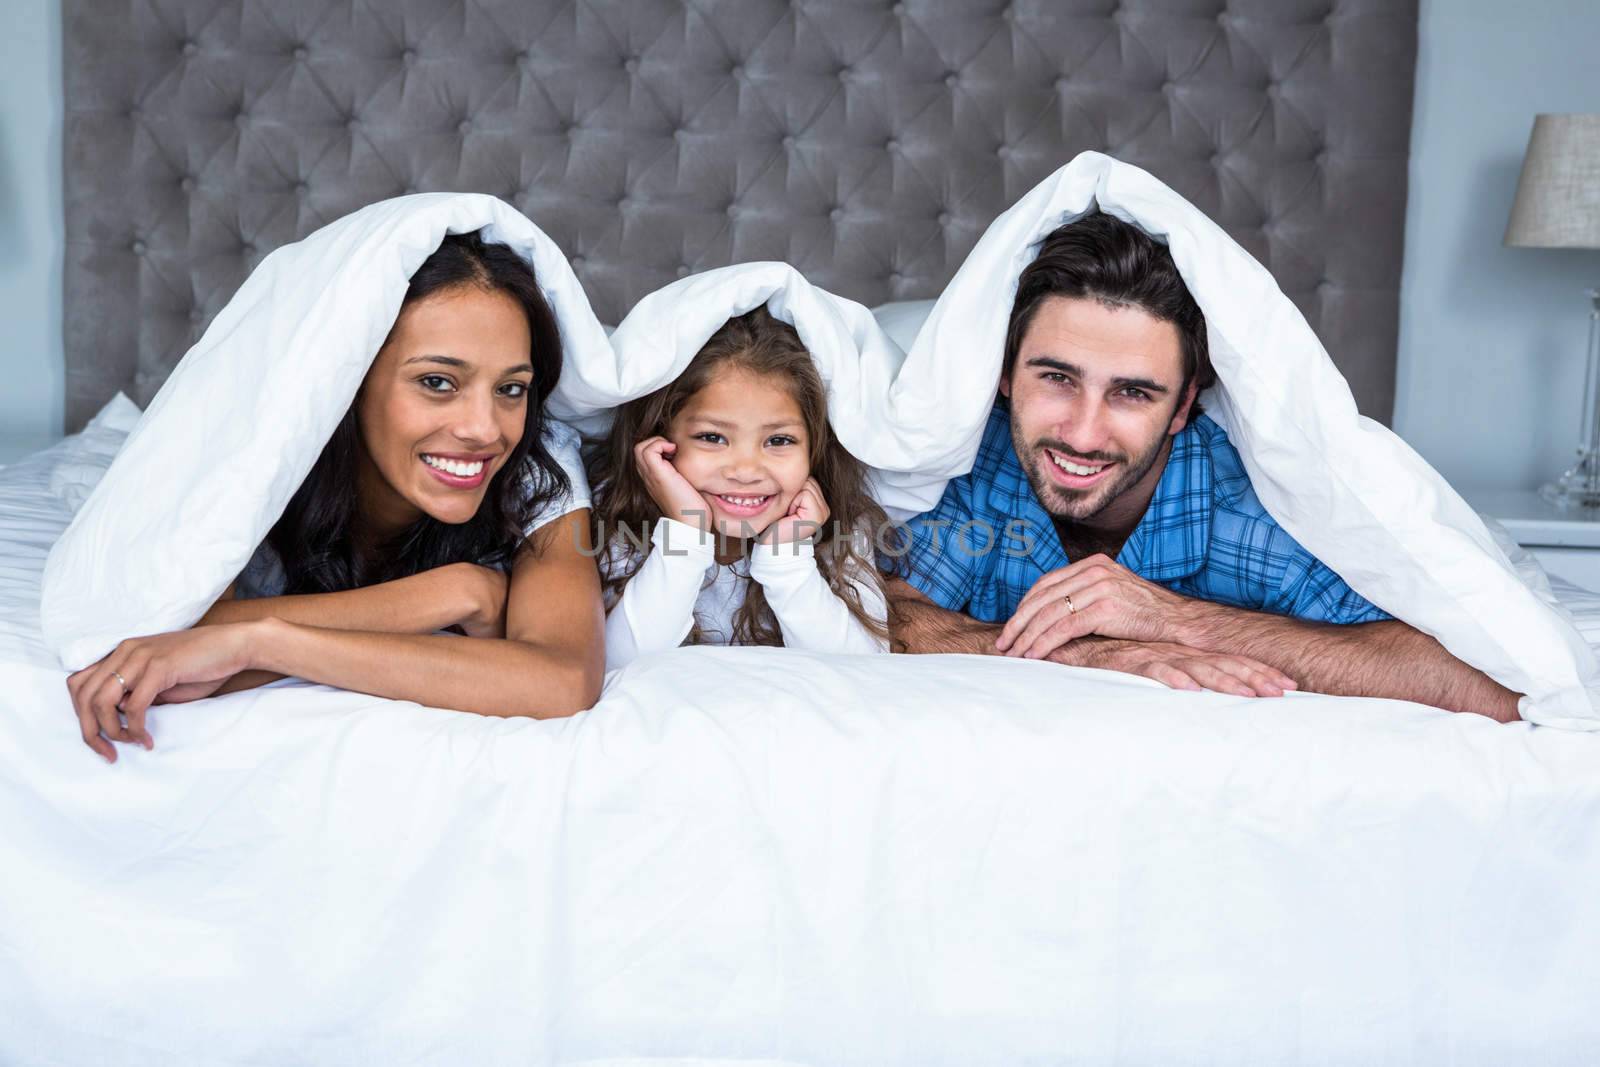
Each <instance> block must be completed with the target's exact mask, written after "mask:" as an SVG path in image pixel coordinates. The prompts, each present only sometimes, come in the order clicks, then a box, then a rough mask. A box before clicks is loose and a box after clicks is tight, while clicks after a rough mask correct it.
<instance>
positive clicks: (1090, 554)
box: [890, 212, 1517, 721]
mask: <svg viewBox="0 0 1600 1067" xmlns="http://www.w3.org/2000/svg"><path fill="white" fill-rule="evenodd" d="M1005 344H1006V347H1005V361H1004V365H1003V368H1002V372H1001V379H1000V399H999V401H998V402H997V404H996V406H995V409H994V411H993V413H992V414H991V416H990V419H989V424H988V427H987V428H986V429H985V431H984V436H983V442H982V444H981V446H980V447H979V450H978V456H977V461H976V463H975V465H974V467H973V469H972V471H971V472H970V473H968V474H966V475H963V476H962V477H960V478H957V479H955V480H953V481H952V482H951V483H950V484H949V486H948V487H947V488H946V490H945V494H944V497H943V499H941V500H940V502H939V504H938V506H936V507H935V508H934V509H933V510H932V511H930V512H928V513H927V514H925V515H923V516H921V517H920V518H918V519H915V520H913V521H912V523H911V526H910V534H911V538H910V542H909V545H908V548H909V553H908V558H907V563H908V568H907V573H908V578H909V582H907V581H906V580H894V581H892V582H891V584H890V593H891V596H892V598H893V599H894V601H895V604H894V608H895V610H894V616H895V620H894V628H895V637H896V639H897V641H898V642H900V643H903V645H904V646H905V647H906V648H907V649H908V650H909V651H912V652H979V653H993V654H1004V655H1012V656H1027V657H1031V658H1045V659H1051V660H1054V661H1056V662H1058V663H1065V664H1073V665H1078V666H1090V667H1104V668H1109V669H1112V670H1121V671H1127V672H1131V673H1134V674H1142V675H1145V676H1147V677H1150V678H1154V679H1156V680H1158V681H1161V682H1164V683H1166V684H1168V685H1171V686H1174V687H1179V688H1189V689H1194V688H1200V687H1204V688H1209V689H1215V690H1219V691H1223V692H1230V693H1237V694H1241V695H1281V694H1282V693H1283V692H1284V691H1285V690H1287V689H1292V688H1301V689H1307V690H1312V691H1315V692H1321V693H1333V694H1340V695H1349V696H1382V697H1396V698H1400V699H1407V700H1416V701H1419V702H1422V703H1426V704H1432V705H1434V706H1436V707H1441V708H1447V709H1450V710H1453V711H1474V712H1479V713H1481V714H1484V715H1489V716H1492V717H1494V718H1496V719H1499V720H1501V721H1510V720H1513V719H1515V718H1516V717H1517V711H1516V703H1517V695H1516V694H1514V693H1512V692H1511V691H1509V690H1507V689H1505V688H1504V687H1502V686H1500V685H1498V684H1497V683H1495V682H1494V681H1493V680H1492V679H1490V678H1488V677H1487V676H1485V675H1484V674H1482V673H1481V672H1479V671H1476V670H1474V669H1472V668H1471V667H1468V666H1467V665H1466V664H1464V663H1461V662H1460V661H1459V660H1457V659H1455V658H1454V657H1452V656H1451V655H1450V654H1449V653H1448V652H1446V651H1445V650H1444V648H1443V647H1442V646H1441V645H1439V643H1438V642H1437V641H1435V640H1434V639H1433V638H1431V637H1429V636H1427V635H1426V634H1423V633H1420V632H1419V631H1417V630H1414V629H1412V628H1411V627H1410V626H1407V625H1406V624H1405V623H1403V622H1399V621H1397V620H1395V619H1391V618H1390V617H1389V616H1388V615H1386V614H1385V613H1384V612H1382V611H1380V610H1379V609H1378V608H1376V607H1375V606H1373V605H1372V604H1370V603H1369V602H1367V601H1366V600H1365V599H1363V598H1362V597H1361V596H1360V595H1359V594H1357V593H1356V592H1355V591H1354V590H1352V589H1351V588H1350V587H1349V586H1348V585H1346V584H1345V582H1344V581H1343V580H1342V579H1341V578H1340V577H1339V576H1338V575H1337V574H1335V573H1334V572H1333V571H1332V570H1330V569H1329V568H1328V567H1327V566H1325V565H1324V564H1323V563H1321V562H1320V561H1319V560H1317V559H1316V558H1315V557H1313V556H1312V555H1311V554H1310V553H1309V552H1307V551H1306V550H1305V549H1304V548H1303V547H1301V546H1300V545H1299V544H1298V543H1297V542H1296V541H1295V540H1294V539H1293V538H1292V537H1290V536H1289V535H1288V534H1287V533H1286V532H1285V531H1284V530H1283V529H1282V528H1281V527H1280V526H1278V524H1277V523H1276V522H1275V521H1274V520H1273V518H1272V516H1270V515H1268V514H1267V511H1266V509H1265V508H1264V507H1263V506H1262V505H1261V502H1260V501H1259V500H1258V499H1257V498H1256V495H1255V492H1254V491H1253V490H1252V488H1251V486H1250V482H1249V479H1248V477H1247V476H1246V474H1245V471H1244V467H1243V464H1242V463H1241V462H1240V460H1239V455H1238V453H1237V452H1236V451H1235V450H1234V449H1233V447H1232V446H1231V445H1230V444H1229V443H1228V439H1227V435H1226V434H1225V433H1224V432H1223V430H1222V428H1221V427H1220V426H1218V425H1217V424H1216V423H1215V422H1213V421H1212V420H1211V419H1209V418H1207V417H1206V416H1205V415H1204V414H1202V412H1201V408H1200V403H1199V401H1198V395H1199V393H1200V392H1201V390H1203V389H1204V388H1205V387H1206V386H1208V385H1210V384H1212V382H1213V381H1215V375H1214V373H1213V371H1212V369H1211V362H1210V356H1209V353H1208V351H1207V347H1206V328H1205V319H1204V317H1203V316H1202V314H1201V312H1200V308H1199V306H1198V305H1197V304H1196V303H1195V301H1194V298H1193V297H1192V296H1191V295H1190V294H1189V291H1188V288H1187V287H1186V286H1185V285H1184V283H1183V279H1182V278H1181V277H1180V276H1179V274H1178V270H1177V268H1176V266H1175V265H1174V264H1173V261H1172V256H1171V254H1170V253H1169V252H1168V251H1167V249H1166V247H1165V246H1163V245H1161V244H1159V243H1158V242H1156V241H1154V240H1153V239H1151V238H1150V237H1149V236H1148V235H1146V234H1145V233H1143V232H1142V231H1140V230H1139V229H1137V228H1136V227H1134V226H1131V225H1129V224H1128V223H1125V222H1122V221H1120V220H1118V219H1116V218H1114V217H1112V216H1110V215H1106V214H1104V213H1100V212H1096V213H1093V214H1090V215H1088V216H1086V217H1084V218H1082V219H1080V220H1078V221H1076V222H1073V223H1070V224H1068V225H1065V226H1063V227H1061V228H1060V229H1058V230H1056V231H1055V232H1054V233H1052V234H1050V235H1049V236H1048V237H1046V238H1045V240H1044V241H1043V243H1042V245H1041V248H1040V252H1039V255H1038V257H1037V258H1036V259H1035V260H1034V261H1033V263H1031V264H1030V265H1029V266H1028V267H1027V268H1026V269H1025V270H1024V271H1023V272H1022V276H1021V278H1020V279H1019V280H1018V285H1017V295H1016V300H1015V303H1014V304H1013V306H1012V310H1011V321H1010V325H1009V328H1008V329H1007V332H1006V342H1005Z"/></svg>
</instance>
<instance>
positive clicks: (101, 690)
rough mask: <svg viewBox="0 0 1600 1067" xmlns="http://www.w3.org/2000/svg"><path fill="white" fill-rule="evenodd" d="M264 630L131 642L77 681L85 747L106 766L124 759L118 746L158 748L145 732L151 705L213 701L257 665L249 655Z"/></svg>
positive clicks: (239, 628)
mask: <svg viewBox="0 0 1600 1067" xmlns="http://www.w3.org/2000/svg"><path fill="white" fill-rule="evenodd" d="M258 629H259V625H258V624H257V623H225V624H223V625H219V626H205V627H201V628H199V629H194V630H178V631H176V632H174V633H168V634H155V635H153V636H150V637H131V638H129V639H128V640H126V641H123V642H122V643H121V644H119V645H118V646H117V647H116V648H115V649H113V650H112V652H111V654H110V655H108V656H106V657H105V658H104V659H102V660H100V662H98V663H95V664H92V665H90V666H88V667H85V668H84V669H83V670H81V671H78V672H77V673H75V674H72V675H70V676H69V677H68V678H67V690H68V691H69V692H70V693H71V694H72V706H73V709H74V710H75V711H76V712H77V714H78V726H79V728H80V729H81V731H82V733H83V740H84V743H85V744H87V745H88V746H89V747H90V748H92V749H94V750H95V751H96V752H98V753H99V754H100V755H101V756H102V757H104V759H105V760H106V762H107V763H115V762H116V761H117V752H116V749H114V748H113V747H112V746H111V742H112V741H123V742H133V743H136V744H140V745H143V746H144V747H145V748H146V749H149V748H154V747H155V742H154V740H153V739H152V738H151V737H150V733H149V731H148V730H146V729H145V712H147V711H148V710H149V708H150V705H151V704H154V703H168V704H175V703H180V702H182V701H186V700H198V699H200V698H201V697H206V696H210V695H211V694H212V693H214V692H216V691H217V689H218V688H219V687H220V686H221V685H222V684H223V683H224V682H226V681H227V680H228V679H229V678H231V677H233V676H234V675H235V674H238V673H239V672H240V671H243V670H247V669H249V668H250V667H252V666H254V664H253V663H251V661H250V649H251V646H252V644H253V643H254V641H255V639H256V637H257V631H258ZM124 718H126V720H127V721H126V724H124V722H123V721H122V720H123V719H124Z"/></svg>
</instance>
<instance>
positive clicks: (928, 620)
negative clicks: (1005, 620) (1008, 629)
mask: <svg viewBox="0 0 1600 1067" xmlns="http://www.w3.org/2000/svg"><path fill="white" fill-rule="evenodd" d="M888 594H889V627H890V634H891V637H892V642H893V645H894V647H895V650H896V651H901V650H903V651H906V652H970V653H973V654H976V655H984V656H992V655H994V654H995V651H996V650H995V647H994V642H995V638H996V637H998V636H1000V627H999V625H998V624H996V623H988V622H979V621H978V620H977V619H974V618H972V617H970V616H967V615H963V614H962V613H961V612H959V611H950V610H949V609H947V608H942V607H940V606H939V605H938V604H935V603H934V602H933V601H931V600H929V599H927V598H926V597H924V596H922V594H920V593H919V592H917V591H916V590H915V589H913V588H912V587H911V586H909V585H906V584H905V583H904V582H899V581H891V582H890V583H889V588H888Z"/></svg>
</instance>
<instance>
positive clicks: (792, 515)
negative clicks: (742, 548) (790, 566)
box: [760, 478, 832, 545]
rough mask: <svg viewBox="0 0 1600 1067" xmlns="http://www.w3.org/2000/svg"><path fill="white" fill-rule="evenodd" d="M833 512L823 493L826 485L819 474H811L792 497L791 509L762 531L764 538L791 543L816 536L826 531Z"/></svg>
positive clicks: (770, 542) (768, 542) (767, 541)
mask: <svg viewBox="0 0 1600 1067" xmlns="http://www.w3.org/2000/svg"><path fill="white" fill-rule="evenodd" d="M831 514H832V512H830V511H829V510H828V502H827V501H826V500H824V499H823V497H822V486H820V485H818V484H817V480H816V479H815V478H807V479H806V483H805V485H803V486H801V487H800V491H799V492H798V493H796V494H795V495H794V499H793V500H791V501H789V510H788V512H786V513H785V514H784V516H783V518H781V519H779V520H778V521H777V522H775V523H773V524H772V525H771V526H769V527H767V528H766V530H764V531H762V534H761V537H760V541H761V543H762V544H764V545H788V544H793V543H795V542H796V541H803V540H805V539H806V538H808V537H812V538H814V537H816V536H818V535H819V534H821V533H822V528H823V527H824V526H825V525H827V522H828V516H829V515H831Z"/></svg>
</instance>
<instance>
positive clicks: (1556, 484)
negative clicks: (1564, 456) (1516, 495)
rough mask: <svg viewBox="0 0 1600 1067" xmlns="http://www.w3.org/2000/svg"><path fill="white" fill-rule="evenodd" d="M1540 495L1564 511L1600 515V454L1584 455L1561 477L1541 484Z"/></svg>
mask: <svg viewBox="0 0 1600 1067" xmlns="http://www.w3.org/2000/svg"><path fill="white" fill-rule="evenodd" d="M1539 496H1540V497H1542V498H1543V499H1545V500H1546V501H1548V502H1550V503H1551V504H1554V505H1555V506H1556V507H1558V508H1560V509H1561V510H1562V511H1592V512H1595V513H1596V514H1597V515H1600V456H1596V455H1595V454H1594V453H1588V454H1586V455H1584V456H1583V457H1582V458H1580V459H1579V460H1578V462H1577V463H1576V464H1575V465H1574V466H1572V467H1571V468H1570V469H1568V470H1567V472H1566V473H1565V474H1563V475H1562V476H1561V477H1559V478H1557V479H1556V480H1555V481H1553V482H1550V483H1548V484H1546V485H1542V486H1540V487H1539Z"/></svg>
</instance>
